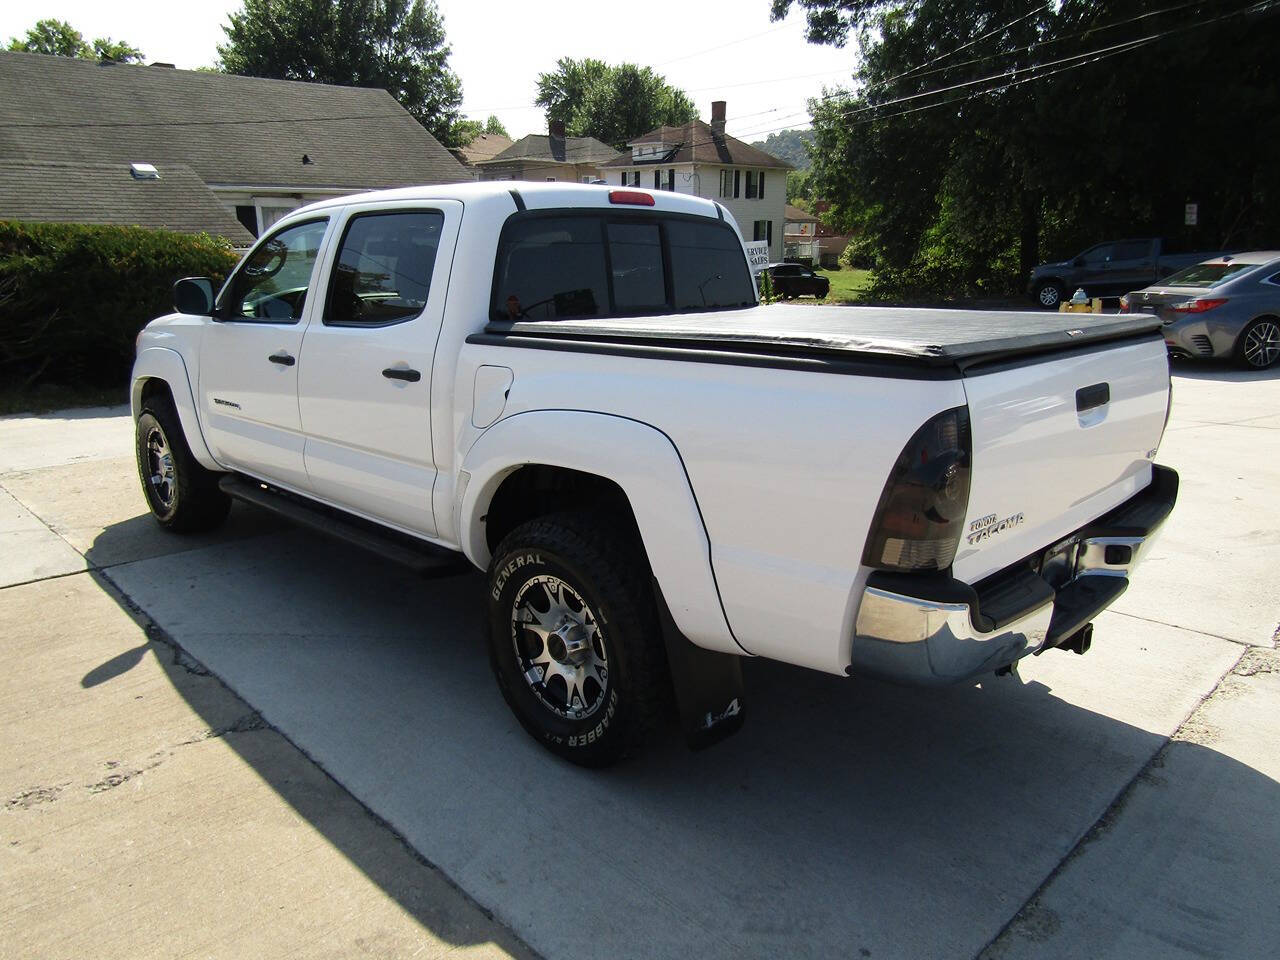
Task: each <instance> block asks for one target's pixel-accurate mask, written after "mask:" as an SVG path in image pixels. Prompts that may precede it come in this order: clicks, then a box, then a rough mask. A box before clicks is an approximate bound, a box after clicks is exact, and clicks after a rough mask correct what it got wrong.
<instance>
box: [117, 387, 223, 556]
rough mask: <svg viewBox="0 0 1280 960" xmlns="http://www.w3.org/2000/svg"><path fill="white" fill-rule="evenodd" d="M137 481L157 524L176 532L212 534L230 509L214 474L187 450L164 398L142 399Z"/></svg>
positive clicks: (179, 426)
mask: <svg viewBox="0 0 1280 960" xmlns="http://www.w3.org/2000/svg"><path fill="white" fill-rule="evenodd" d="M135 451H136V453H137V459H138V478H139V479H140V480H141V481H142V493H143V495H144V496H145V497H146V498H147V506H148V507H150V508H151V514H152V516H154V517H155V518H156V521H157V522H158V523H159V524H160V526H162V527H164V528H165V529H167V530H172V531H174V532H175V533H197V532H200V531H204V530H212V529H213V528H214V527H216V526H218V525H219V524H221V523H222V521H223V520H225V519H226V517H227V512H228V511H229V510H230V509H231V500H230V498H229V497H227V495H226V494H225V493H223V492H222V490H221V489H219V487H218V475H217V474H216V473H213V472H211V471H209V470H206V469H205V468H204V467H202V466H201V465H200V463H199V461H197V460H196V458H195V456H194V455H193V454H192V453H191V448H190V447H188V446H187V440H186V437H185V436H184V435H183V433H182V423H181V421H180V420H179V419H178V411H177V410H175V409H174V406H173V402H172V401H171V400H170V399H169V398H168V397H167V396H163V395H155V396H153V397H151V398H150V399H148V400H147V401H146V405H145V406H144V407H143V408H142V412H141V413H140V414H139V415H138V423H137V426H136V431H135Z"/></svg>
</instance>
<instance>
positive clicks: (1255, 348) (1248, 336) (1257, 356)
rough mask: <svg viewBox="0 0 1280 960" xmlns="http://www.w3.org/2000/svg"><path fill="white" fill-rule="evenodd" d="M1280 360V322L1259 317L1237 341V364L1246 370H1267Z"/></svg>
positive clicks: (1273, 318) (1271, 318) (1246, 328)
mask: <svg viewBox="0 0 1280 960" xmlns="http://www.w3.org/2000/svg"><path fill="white" fill-rule="evenodd" d="M1277 360H1280V321H1277V320H1276V318H1275V317H1259V318H1258V319H1257V320H1254V321H1253V322H1252V323H1250V324H1249V325H1248V326H1247V327H1245V328H1244V332H1243V333H1242V334H1240V339H1239V340H1237V341H1236V362H1237V363H1239V364H1240V366H1242V367H1244V368H1245V369H1246V370H1266V369H1267V368H1268V367H1270V366H1272V365H1273V364H1274V363H1275V362H1276V361H1277Z"/></svg>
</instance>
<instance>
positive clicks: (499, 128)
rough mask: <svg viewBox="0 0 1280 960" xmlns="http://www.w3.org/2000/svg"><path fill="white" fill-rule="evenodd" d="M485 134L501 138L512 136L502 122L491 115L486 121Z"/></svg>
mask: <svg viewBox="0 0 1280 960" xmlns="http://www.w3.org/2000/svg"><path fill="white" fill-rule="evenodd" d="M484 132H485V133H488V134H492V135H495V136H499V137H506V138H507V139H510V138H511V134H509V133H507V128H506V127H504V126H503V125H502V121H501V120H499V119H498V118H497V116H495V115H494V114H492V113H491V114H489V119H488V120H486V121H485V124H484Z"/></svg>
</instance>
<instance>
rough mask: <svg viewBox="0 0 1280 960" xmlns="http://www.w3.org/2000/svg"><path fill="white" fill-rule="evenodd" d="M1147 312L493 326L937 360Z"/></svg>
mask: <svg viewBox="0 0 1280 960" xmlns="http://www.w3.org/2000/svg"><path fill="white" fill-rule="evenodd" d="M1159 327H1160V321H1159V319H1158V318H1157V317H1155V316H1152V315H1149V314H1123V315H1114V314H1113V315H1109V316H1107V315H1103V314H1092V313H1031V312H1028V313H1021V312H1018V313H1015V312H1009V311H1000V310H934V309H922V308H916V307H857V306H848V307H845V306H805V305H801V304H781V303H778V304H771V305H769V306H758V307H748V308H746V309H743V310H722V311H717V312H712V313H681V314H667V315H663V316H642V317H614V318H608V319H592V318H585V319H578V320H520V321H516V322H514V323H513V322H509V321H502V322H499V321H494V322H491V323H490V324H489V325H488V327H486V328H485V332H486V333H487V334H489V335H497V336H514V337H517V338H521V339H523V338H525V337H533V338H538V339H542V338H552V339H557V340H572V341H587V342H595V343H618V344H645V343H648V344H651V345H654V346H671V347H690V348H698V349H703V350H707V349H711V350H715V349H723V350H734V351H749V352H770V353H773V352H776V353H779V354H782V355H786V356H795V355H797V354H800V355H806V356H815V355H818V356H821V355H825V356H828V357H848V358H850V359H853V358H861V359H886V360H898V361H907V362H913V363H919V364H923V365H926V366H931V367H945V366H956V367H959V368H961V369H964V368H966V367H970V366H972V365H974V364H976V363H983V362H987V361H997V360H1003V359H1007V358H1012V357H1016V356H1019V355H1022V354H1030V353H1043V352H1052V351H1056V350H1059V349H1070V348H1075V347H1080V346H1084V345H1087V344H1095V343H1099V342H1103V341H1107V340H1116V339H1120V338H1128V337H1133V336H1136V335H1138V334H1142V333H1146V332H1149V331H1154V330H1157V329H1159Z"/></svg>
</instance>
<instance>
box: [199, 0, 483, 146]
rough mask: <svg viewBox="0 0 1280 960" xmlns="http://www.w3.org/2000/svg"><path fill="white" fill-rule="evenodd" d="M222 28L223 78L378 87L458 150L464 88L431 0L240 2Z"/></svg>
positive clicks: (273, 0) (439, 137)
mask: <svg viewBox="0 0 1280 960" xmlns="http://www.w3.org/2000/svg"><path fill="white" fill-rule="evenodd" d="M222 29H223V32H224V33H226V35H227V42H226V43H225V44H222V45H220V46H219V47H218V56H219V58H220V64H221V67H222V69H223V70H226V71H227V72H228V73H238V74H243V75H245V76H251V77H274V78H276V79H279V80H304V81H310V82H313V83H333V84H340V85H343V86H355V87H381V88H382V89H384V90H386V91H387V92H389V93H390V94H391V96H393V97H395V98H396V100H397V101H399V103H400V105H401V106H403V107H404V108H405V109H406V110H407V111H409V113H410V114H412V115H413V117H414V119H416V120H417V121H418V122H419V123H421V124H422V125H423V126H424V127H426V128H427V129H428V130H429V131H430V132H431V134H432V135H433V136H434V137H435V138H436V139H437V140H439V141H440V142H441V143H443V144H445V145H446V146H458V145H459V141H458V136H459V131H458V130H457V124H458V121H459V113H458V106H459V104H461V103H462V83H461V81H460V80H459V79H458V77H457V76H456V75H455V74H454V72H453V71H452V70H451V69H450V68H449V45H448V44H447V43H446V42H445V33H444V21H443V20H442V19H441V17H440V13H439V11H438V10H437V9H436V5H435V3H434V0H245V4H244V9H242V10H241V11H240V12H239V13H233V14H231V16H230V18H229V21H228V23H227V24H226V25H224V26H223V28H222ZM463 132H465V131H463Z"/></svg>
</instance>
